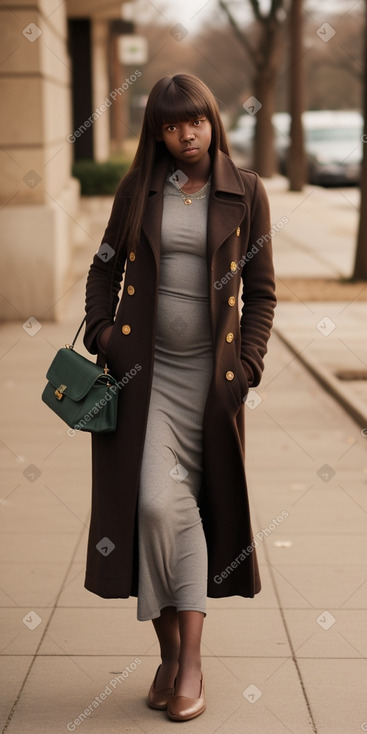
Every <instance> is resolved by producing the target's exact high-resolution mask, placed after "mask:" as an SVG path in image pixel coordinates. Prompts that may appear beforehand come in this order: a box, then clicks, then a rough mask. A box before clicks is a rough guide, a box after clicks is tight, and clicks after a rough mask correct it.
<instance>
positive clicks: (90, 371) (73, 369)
mask: <svg viewBox="0 0 367 734" xmlns="http://www.w3.org/2000/svg"><path fill="white" fill-rule="evenodd" d="M46 377H47V380H48V381H49V382H50V383H51V385H52V386H53V387H54V388H55V390H60V392H61V393H62V394H63V395H67V397H69V398H71V400H82V399H83V398H84V397H85V396H86V395H87V393H88V392H89V391H90V389H91V388H92V386H93V385H94V383H95V382H96V380H98V381H99V382H105V383H106V386H107V383H108V382H110V383H111V382H113V383H114V382H115V380H114V379H113V377H111V375H110V374H108V375H105V374H104V372H103V370H102V368H101V367H99V366H98V365H97V364H94V362H90V361H89V360H88V359H86V358H85V357H83V356H82V355H81V354H78V352H75V351H74V349H71V348H69V349H68V348H67V347H62V349H59V351H58V352H57V353H56V355H55V357H54V359H53V360H52V362H51V364H50V366H49V368H48V371H47V374H46Z"/></svg>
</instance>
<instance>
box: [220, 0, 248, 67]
mask: <svg viewBox="0 0 367 734" xmlns="http://www.w3.org/2000/svg"><path fill="white" fill-rule="evenodd" d="M218 2H219V6H220V7H221V8H222V10H224V12H225V14H226V16H227V18H228V22H229V24H230V26H231V28H233V30H234V33H235V35H236V36H237V38H238V40H239V42H240V43H241V45H242V46H243V48H244V49H245V51H246V52H247V54H248V56H249V58H250V60H251V62H252V64H253V66H254V67H256V65H257V59H258V53H257V51H256V49H255V48H254V47H253V46H252V45H251V43H250V42H249V40H248V38H247V36H246V34H245V33H243V32H242V31H241V30H240V28H239V25H238V23H237V21H236V19H235V18H234V16H233V15H232V13H231V11H230V9H229V8H228V6H227V5H226V3H225V2H223V0H218ZM252 2H253V0H251V3H252ZM254 2H257V0H254Z"/></svg>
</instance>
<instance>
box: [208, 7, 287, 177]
mask: <svg viewBox="0 0 367 734" xmlns="http://www.w3.org/2000/svg"><path fill="white" fill-rule="evenodd" d="M248 2H249V3H250V5H251V8H252V11H253V14H254V16H255V20H256V23H257V30H258V33H257V37H256V38H255V42H254V40H251V41H250V39H249V36H248V33H246V32H245V31H244V30H243V29H242V28H240V26H239V24H238V22H237V20H236V19H235V17H234V15H233V14H232V12H231V10H230V9H229V7H228V4H227V2H224V0H219V5H220V7H221V8H222V10H224V12H225V13H226V15H227V18H228V21H229V23H230V25H231V26H232V28H233V31H234V32H235V34H236V36H237V38H238V40H239V41H240V43H241V45H242V48H243V49H244V51H245V52H246V54H247V56H248V58H249V60H250V63H251V64H252V67H253V69H254V80H253V85H254V97H255V100H251V99H250V101H249V103H248V108H247V109H248V112H249V113H250V114H256V116H257V124H256V132H255V149H254V163H253V167H254V169H255V170H256V171H257V172H258V173H259V174H260V176H264V177H270V176H272V174H273V173H274V171H275V170H276V156H275V150H274V133H273V126H272V122H271V120H272V115H273V114H274V112H275V85H276V81H277V76H278V72H279V66H280V62H281V59H282V46H283V44H282V28H283V25H284V20H285V18H286V16H287V14H286V11H285V8H284V6H285V4H286V0H271V4H270V9H269V11H268V12H267V13H264V12H262V10H261V8H260V0H245V3H246V4H247V3H248ZM245 102H246V100H245ZM259 105H260V106H259Z"/></svg>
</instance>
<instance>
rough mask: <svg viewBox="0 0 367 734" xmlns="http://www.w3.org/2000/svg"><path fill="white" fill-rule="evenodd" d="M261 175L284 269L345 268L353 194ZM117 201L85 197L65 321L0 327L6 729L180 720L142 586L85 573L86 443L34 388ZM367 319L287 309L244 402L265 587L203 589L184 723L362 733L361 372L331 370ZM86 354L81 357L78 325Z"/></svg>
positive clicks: (362, 346)
mask: <svg viewBox="0 0 367 734" xmlns="http://www.w3.org/2000/svg"><path fill="white" fill-rule="evenodd" d="M265 184H266V187H267V190H268V192H269V197H270V202H271V212H272V223H273V226H274V227H275V226H276V223H277V222H280V221H282V218H285V219H287V220H288V221H287V222H285V221H284V220H283V227H279V229H278V230H277V231H276V234H275V236H274V256H275V266H276V273H277V277H278V280H279V281H282V280H284V281H285V282H287V279H288V278H300V277H302V278H309V279H314V278H324V279H330V280H332V279H335V278H339V277H340V276H344V277H347V276H348V275H349V274H350V271H351V267H352V262H353V253H354V246H355V232H356V226H357V216H358V212H357V209H358V191H357V190H356V189H331V190H325V189H319V188H317V187H311V186H307V187H306V188H305V190H304V191H303V192H302V193H300V194H294V193H293V194H290V193H289V192H288V191H287V188H286V183H285V180H284V179H283V178H281V177H275V178H274V179H271V180H268V181H265ZM111 202H112V200H111V198H105V199H103V198H100V199H90V200H86V199H83V200H82V212H81V215H80V216H78V217H77V218H76V221H75V224H74V235H75V240H76V246H75V249H74V253H73V273H72V275H71V278H70V283H69V287H68V290H67V293H65V295H64V297H63V298H62V304H61V305H62V312H63V319H62V321H61V323H52V322H49V321H47V320H46V319H45V320H44V321H42V320H41V321H40V323H39V325H38V326H37V324H36V323H35V322H34V321H32V320H31V317H32V314H29V317H30V320H28V321H27V322H25V323H24V324H22V323H21V322H16V321H13V322H8V323H5V324H3V325H2V326H1V328H0V356H1V360H0V366H1V369H2V385H3V388H2V412H1V418H0V421H1V425H0V441H1V444H0V445H1V453H2V467H3V469H2V488H1V497H2V502H1V504H2V507H1V510H2V511H1V529H2V534H1V535H2V543H3V549H2V554H1V558H2V563H1V565H2V580H1V589H0V600H1V612H0V613H1V618H2V624H1V632H0V640H1V644H0V650H1V659H2V665H1V692H2V693H1V699H2V702H1V726H2V730H3V732H5V731H6V732H9V734H24V733H25V732H37V733H38V734H43V732H44V733H45V734H54V733H55V734H59V733H61V732H67V731H76V730H78V731H82V732H84V731H85V732H87V731H88V732H93V733H96V734H97V732H98V734H100V732H108V733H109V734H114V733H116V734H117V733H121V732H136V733H138V732H146V733H148V734H151V733H153V732H162V731H167V732H168V731H172V732H173V731H174V730H176V724H175V723H173V722H170V721H169V720H168V719H167V717H166V714H165V712H160V711H152V710H151V709H149V708H148V707H147V704H146V696H147V693H148V689H149V686H150V684H151V681H152V679H153V676H154V673H155V670H156V668H157V665H158V662H159V651H158V646H157V643H156V641H155V634H154V631H153V627H152V625H151V624H148V623H142V622H138V621H137V620H136V600H135V599H134V598H131V599H129V600H118V599H111V600H104V599H101V598H99V597H97V596H95V595H93V594H91V593H89V592H87V591H86V590H85V589H84V587H83V582H84V567H85V556H86V542H87V529H88V518H89V506H90V437H89V435H88V434H81V433H79V434H78V433H77V434H76V435H75V436H69V435H68V434H67V427H66V426H65V425H64V424H63V423H62V422H61V421H60V420H59V419H58V418H57V417H56V416H55V415H54V414H53V413H52V412H51V411H50V410H49V409H48V408H46V406H45V405H44V404H43V403H42V402H41V398H40V396H41V393H42V390H43V387H44V385H45V373H46V370H47V368H48V366H49V363H50V362H51V360H52V358H53V356H54V354H55V352H56V350H57V349H58V348H59V347H60V346H63V345H64V343H65V342H70V341H71V339H72V337H73V336H74V333H75V330H76V328H77V326H78V325H79V323H80V321H81V319H82V317H83V308H84V288H85V277H86V273H87V270H88V266H89V263H90V261H91V259H92V257H93V254H94V252H95V251H96V249H97V248H98V246H99V243H100V240H101V238H102V234H103V231H104V227H105V224H106V221H107V219H108V216H109V211H110V207H111ZM40 287H41V286H40ZM364 288H367V285H366V286H364V285H363V284H361V286H360V289H361V291H362V290H363V289H364ZM365 313H366V304H365V303H363V302H361V301H358V300H357V299H355V300H353V299H351V300H342V301H340V300H337V301H331V302H330V301H324V300H323V293H322V292H320V298H319V300H318V301H312V302H311V301H305V300H301V299H297V298H296V299H295V301H293V302H286V301H281V302H279V304H278V306H277V310H276V320H275V329H274V332H273V335H272V337H271V340H270V345H269V353H268V355H267V357H266V367H265V372H264V377H263V381H262V383H261V385H260V386H259V387H258V388H256V389H255V390H252V391H251V392H250V395H249V398H248V401H247V408H246V420H247V434H246V436H247V472H248V481H249V490H250V499H251V507H252V524H253V532H254V535H255V537H256V538H257V540H258V547H257V552H258V556H259V561H260V564H261V567H260V571H261V577H262V584H263V588H262V591H261V593H260V594H259V595H257V596H256V597H255V598H254V599H252V600H251V599H249V600H245V599H242V598H239V597H233V598H229V599H219V600H213V599H211V600H209V601H208V614H207V618H206V621H205V624H204V637H203V654H204V660H203V671H204V675H205V677H206V696H207V710H206V712H205V713H204V715H203V716H200V717H199V718H198V719H197V720H194V721H193V722H191V724H188V725H187V726H189V727H190V731H194V732H203V734H204V733H208V734H214V732H216V733H217V732H222V733H223V734H229V733H230V734H237V732H238V734H239V733H240V732H241V734H242V732H248V733H249V734H260V733H261V734H263V732H267V733H269V734H289V732H291V733H292V734H306V733H308V732H314V733H315V734H358V732H361V731H367V706H366V697H365V681H366V677H367V660H366V656H367V640H366V634H365V620H366V609H367V577H366V567H365V559H366V529H365V528H366V513H367V501H366V482H367V459H366V446H367V380H366V379H364V380H362V379H354V380H349V381H348V382H345V381H342V380H341V379H340V378H338V377H337V373H340V371H342V370H344V371H345V370H349V371H352V372H353V371H354V372H356V371H359V372H363V371H366V370H367V367H366V364H367V344H366V337H365V321H366V319H365ZM77 349H78V351H81V352H82V353H84V354H86V352H85V350H84V348H83V346H82V341H81V339H80V340H79V342H77ZM311 373H312V374H311ZM121 476H122V481H123V467H121ZM282 513H283V514H282ZM280 518H282V519H280ZM132 663H133V664H134V665H132ZM129 666H130V671H127V668H128V667H129ZM123 674H124V675H123ZM107 689H108V690H107ZM101 694H104V695H102V696H101ZM93 702H95V703H94V705H93ZM92 705H93V709H94V710H93V713H90V711H89V713H88V715H84V716H83V712H84V711H85V710H86V709H87V708H88V707H92Z"/></svg>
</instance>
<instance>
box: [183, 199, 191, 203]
mask: <svg viewBox="0 0 367 734" xmlns="http://www.w3.org/2000/svg"><path fill="white" fill-rule="evenodd" d="M184 203H185V204H191V203H192V199H184Z"/></svg>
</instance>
